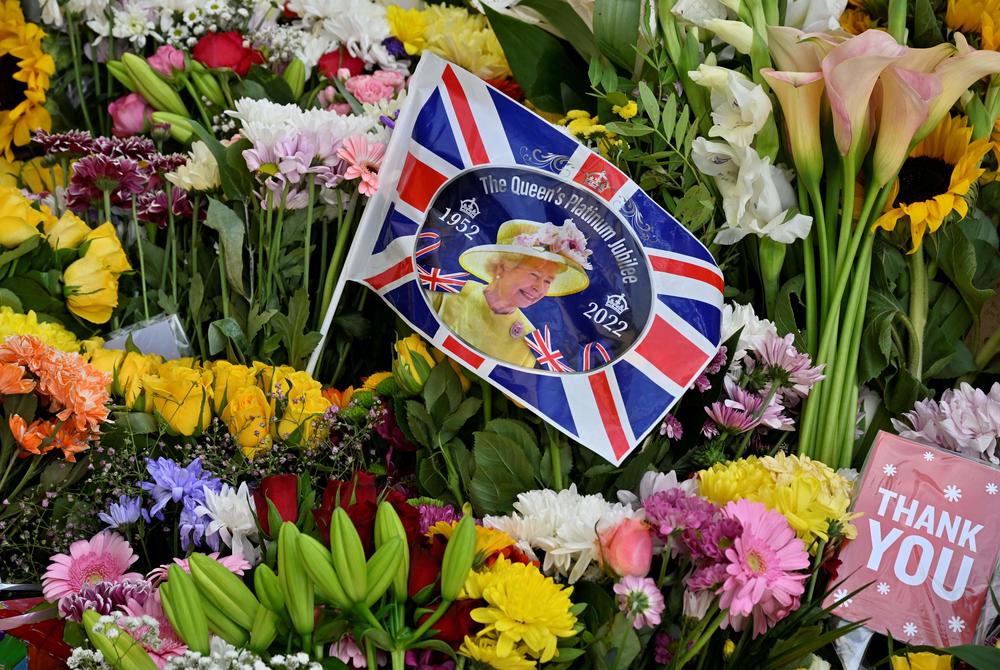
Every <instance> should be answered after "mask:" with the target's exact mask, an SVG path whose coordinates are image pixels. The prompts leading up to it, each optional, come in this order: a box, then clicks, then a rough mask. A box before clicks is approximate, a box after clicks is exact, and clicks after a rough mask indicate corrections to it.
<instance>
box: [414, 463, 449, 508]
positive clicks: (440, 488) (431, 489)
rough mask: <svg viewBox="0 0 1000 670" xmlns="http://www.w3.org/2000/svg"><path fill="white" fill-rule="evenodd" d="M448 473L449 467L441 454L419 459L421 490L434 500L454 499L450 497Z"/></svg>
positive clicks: (418, 475) (418, 469) (418, 480)
mask: <svg viewBox="0 0 1000 670" xmlns="http://www.w3.org/2000/svg"><path fill="white" fill-rule="evenodd" d="M446 472H447V466H445V463H444V458H443V457H442V456H441V454H440V453H439V452H436V451H435V452H433V453H431V454H429V455H427V454H424V455H422V456H421V457H420V458H418V459H417V482H418V483H419V484H420V490H422V491H425V492H426V493H427V494H428V495H430V496H432V497H434V498H439V499H441V498H444V497H445V496H447V497H448V498H451V497H452V496H450V495H448V478H447V477H446V475H445V473H446Z"/></svg>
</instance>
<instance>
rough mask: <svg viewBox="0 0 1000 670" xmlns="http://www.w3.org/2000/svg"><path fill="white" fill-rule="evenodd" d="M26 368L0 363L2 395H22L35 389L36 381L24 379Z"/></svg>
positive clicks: (0, 392)
mask: <svg viewBox="0 0 1000 670" xmlns="http://www.w3.org/2000/svg"><path fill="white" fill-rule="evenodd" d="M24 373H25V370H24V368H22V367H21V366H20V365H15V364H12V363H0V396H5V395H22V394H24V393H31V392H32V391H34V390H35V382H34V381H32V380H31V379H24Z"/></svg>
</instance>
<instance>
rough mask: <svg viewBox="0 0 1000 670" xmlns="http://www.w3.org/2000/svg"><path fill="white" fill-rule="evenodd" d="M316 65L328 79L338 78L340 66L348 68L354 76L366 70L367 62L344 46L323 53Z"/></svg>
mask: <svg viewBox="0 0 1000 670" xmlns="http://www.w3.org/2000/svg"><path fill="white" fill-rule="evenodd" d="M316 65H317V67H319V71H320V72H322V73H323V76H325V77H326V78H327V79H334V78H336V76H337V70H339V69H340V68H347V71H348V72H350V73H351V76H352V77H353V76H355V75H358V74H361V73H362V72H364V71H365V62H364V61H363V60H361V59H360V58H357V57H355V56H352V55H351V54H350V52H348V51H347V49H345V48H344V47H340V48H339V49H337V50H336V51H331V52H329V53H326V54H323V55H322V56H321V57H320V59H319V61H318V62H317V63H316Z"/></svg>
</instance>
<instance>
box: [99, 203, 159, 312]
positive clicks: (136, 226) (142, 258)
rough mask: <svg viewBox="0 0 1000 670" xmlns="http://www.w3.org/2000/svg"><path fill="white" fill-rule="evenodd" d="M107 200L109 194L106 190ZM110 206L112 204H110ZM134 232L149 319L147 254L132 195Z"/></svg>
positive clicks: (144, 306)
mask: <svg viewBox="0 0 1000 670" xmlns="http://www.w3.org/2000/svg"><path fill="white" fill-rule="evenodd" d="M104 196H105V199H106V200H105V202H108V200H107V198H108V197H109V194H108V192H107V191H105V192H104ZM108 206H109V207H110V205H108ZM132 232H133V233H134V234H135V246H136V248H137V249H138V250H139V274H140V276H141V277H142V313H143V315H144V316H145V318H146V320H147V321H148V320H149V300H148V298H147V297H146V255H145V254H144V253H143V252H142V238H140V237H139V215H138V213H137V212H136V209H135V196H134V195H133V196H132Z"/></svg>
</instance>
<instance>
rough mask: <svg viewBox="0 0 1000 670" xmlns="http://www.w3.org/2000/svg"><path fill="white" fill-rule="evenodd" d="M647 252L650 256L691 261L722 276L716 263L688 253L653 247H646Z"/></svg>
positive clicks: (685, 261)
mask: <svg viewBox="0 0 1000 670" xmlns="http://www.w3.org/2000/svg"><path fill="white" fill-rule="evenodd" d="M646 253H647V255H649V256H650V257H653V256H658V257H660V258H668V259H670V260H672V261H680V262H681V263H689V264H691V265H697V266H698V267H702V268H705V269H706V270H711V271H712V272H714V273H715V274H717V275H719V276H720V277H722V270H720V269H719V266H718V265H716V264H715V263H709V262H708V261H706V260H702V259H701V258H695V257H694V256H688V255H686V254H678V253H675V252H673V251H664V250H662V249H654V248H652V247H646Z"/></svg>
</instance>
